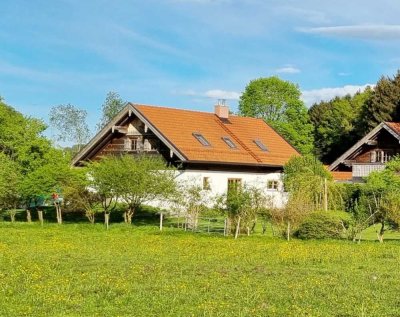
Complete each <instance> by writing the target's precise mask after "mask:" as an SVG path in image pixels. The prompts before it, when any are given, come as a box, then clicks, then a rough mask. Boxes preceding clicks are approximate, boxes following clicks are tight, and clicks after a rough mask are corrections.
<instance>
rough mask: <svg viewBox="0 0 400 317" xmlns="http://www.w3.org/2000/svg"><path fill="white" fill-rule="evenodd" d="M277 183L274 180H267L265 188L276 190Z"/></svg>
mask: <svg viewBox="0 0 400 317" xmlns="http://www.w3.org/2000/svg"><path fill="white" fill-rule="evenodd" d="M278 186H279V183H278V181H276V180H271V181H268V182H267V189H271V190H278Z"/></svg>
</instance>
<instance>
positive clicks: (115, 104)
mask: <svg viewBox="0 0 400 317" xmlns="http://www.w3.org/2000/svg"><path fill="white" fill-rule="evenodd" d="M125 104H126V102H125V101H124V100H123V99H122V98H121V97H120V95H119V94H118V93H116V92H114V91H110V92H109V93H108V94H107V96H106V100H105V101H104V103H103V105H102V106H101V112H102V117H101V119H100V122H99V123H98V124H97V130H101V129H102V128H103V127H104V126H106V125H107V124H108V123H109V122H110V121H111V120H112V119H113V118H114V117H115V116H116V115H117V114H118V112H120V111H121V110H122V109H123V108H124V107H125Z"/></svg>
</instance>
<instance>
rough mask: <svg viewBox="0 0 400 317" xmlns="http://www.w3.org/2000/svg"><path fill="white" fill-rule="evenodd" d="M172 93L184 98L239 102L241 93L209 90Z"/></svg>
mask: <svg viewBox="0 0 400 317" xmlns="http://www.w3.org/2000/svg"><path fill="white" fill-rule="evenodd" d="M172 93H174V94H179V95H185V96H194V97H202V98H210V99H226V100H239V98H240V96H241V93H238V92H236V91H228V90H221V89H210V90H207V91H204V92H198V91H195V90H193V89H187V90H183V91H172Z"/></svg>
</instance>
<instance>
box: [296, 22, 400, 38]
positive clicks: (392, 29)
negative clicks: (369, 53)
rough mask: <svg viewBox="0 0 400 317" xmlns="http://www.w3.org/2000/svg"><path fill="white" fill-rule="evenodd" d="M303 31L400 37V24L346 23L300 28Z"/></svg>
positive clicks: (324, 33)
mask: <svg viewBox="0 0 400 317" xmlns="http://www.w3.org/2000/svg"><path fill="white" fill-rule="evenodd" d="M297 30H298V31H300V32H303V33H310V34H320V35H328V36H338V37H350V38H360V39H370V40H395V39H400V25H385V24H383V25H344V26H328V27H316V28H298V29H297Z"/></svg>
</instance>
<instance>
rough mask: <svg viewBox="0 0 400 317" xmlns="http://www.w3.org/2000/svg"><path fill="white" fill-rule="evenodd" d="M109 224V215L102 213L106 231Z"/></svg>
mask: <svg viewBox="0 0 400 317" xmlns="http://www.w3.org/2000/svg"><path fill="white" fill-rule="evenodd" d="M109 222H110V214H109V213H107V212H104V224H105V225H106V229H107V230H108V225H109Z"/></svg>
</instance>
